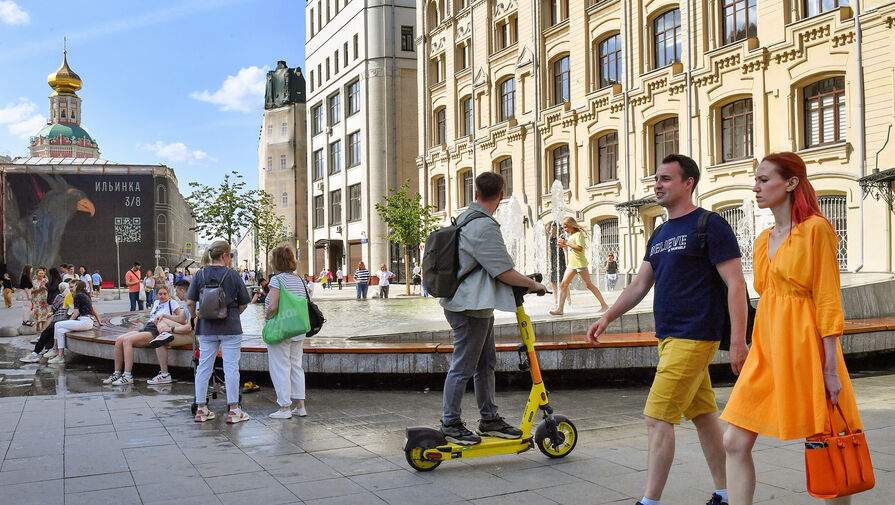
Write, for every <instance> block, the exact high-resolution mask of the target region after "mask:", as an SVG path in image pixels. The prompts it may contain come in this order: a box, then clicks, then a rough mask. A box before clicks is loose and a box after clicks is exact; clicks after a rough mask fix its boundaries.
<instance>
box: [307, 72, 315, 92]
mask: <svg viewBox="0 0 895 505" xmlns="http://www.w3.org/2000/svg"><path fill="white" fill-rule="evenodd" d="M308 82H310V83H311V91H314V71H313V70H311V79H310V80H309V81H308Z"/></svg>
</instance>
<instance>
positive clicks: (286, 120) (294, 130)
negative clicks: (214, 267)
mask: <svg viewBox="0 0 895 505" xmlns="http://www.w3.org/2000/svg"><path fill="white" fill-rule="evenodd" d="M305 114H306V112H305V78H304V75H303V74H302V71H301V69H300V68H289V67H288V66H287V65H286V62H285V61H279V62H277V68H276V69H274V70H271V71H269V72H268V73H267V88H266V91H265V95H264V122H263V124H262V126H261V134H260V136H259V139H258V187H259V188H260V189H263V190H264V191H266V192H267V193H269V194H270V195H271V196H272V197H273V204H274V209H275V211H276V213H277V214H278V215H281V216H283V217H284V218H285V224H286V235H287V238H286V243H287V244H289V245H290V246H292V247H298V248H299V250H301V249H302V248H304V247H306V243H307V236H308V178H307V174H308V171H307V137H306V135H307V118H306V115H305ZM252 236H253V237H254V234H252ZM253 250H254V248H253ZM302 256H303V255H302V254H299V255H298V259H299V270H298V271H299V272H303V271H305V270H306V267H307V263H306V259H303V258H302ZM249 258H255V254H254V252H253V253H252V254H251V255H249V256H240V260H241V261H242V260H245V259H249ZM258 260H259V261H258V266H257V267H256V266H255V264H254V261H249V263H251V264H250V265H248V268H249V269H252V270H254V269H255V268H260V269H261V270H266V269H265V268H264V265H265V262H264V261H263V258H258Z"/></svg>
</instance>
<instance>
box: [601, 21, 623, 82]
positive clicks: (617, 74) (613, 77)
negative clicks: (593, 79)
mask: <svg viewBox="0 0 895 505" xmlns="http://www.w3.org/2000/svg"><path fill="white" fill-rule="evenodd" d="M598 54H599V58H600V62H599V65H598V68H599V69H600V70H599V72H600V81H599V82H600V85H599V87H601V88H605V87H606V86H611V85H613V84H617V83H619V82H621V75H622V43H621V37H620V36H619V35H618V34H616V35H613V36H611V37H609V38H608V39H606V40H604V41H602V42H600V47H599V53H598Z"/></svg>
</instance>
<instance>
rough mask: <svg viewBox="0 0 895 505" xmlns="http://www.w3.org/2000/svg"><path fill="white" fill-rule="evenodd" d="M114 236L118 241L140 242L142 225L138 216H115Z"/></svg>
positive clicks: (141, 239)
mask: <svg viewBox="0 0 895 505" xmlns="http://www.w3.org/2000/svg"><path fill="white" fill-rule="evenodd" d="M115 238H116V239H117V240H118V242H142V241H143V226H142V223H141V221H140V218H139V217H116V218H115Z"/></svg>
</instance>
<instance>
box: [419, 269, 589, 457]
mask: <svg viewBox="0 0 895 505" xmlns="http://www.w3.org/2000/svg"><path fill="white" fill-rule="evenodd" d="M530 277H532V278H533V279H534V280H536V281H537V282H541V274H534V275H531V276H530ZM526 291H527V290H526V289H525V288H519V287H514V288H513V295H514V296H515V298H516V322H517V324H518V325H519V333H520V334H521V336H522V343H521V344H520V345H519V347H518V349H517V350H518V352H519V369H520V370H523V371H525V370H528V371H529V372H530V373H531V381H532V385H531V393H530V394H529V396H528V403H527V404H526V405H525V413H524V414H523V415H522V422H521V424H520V425H519V429H521V430H522V437H521V438H518V439H514V440H507V439H505V438H499V437H492V436H487V435H483V436H482V442H481V443H479V444H476V445H459V444H453V443H450V442H448V441H447V440H446V439H445V438H444V435H442V434H441V432H440V431H439V430H436V429H433V428H427V427H423V426H416V427H412V428H407V429H406V430H405V435H404V447H403V449H404V455H405V456H406V458H407V462H408V463H409V464H410V466H412V467H413V468H415V469H416V470H418V471H420V472H429V471H432V470H434V469H435V468H437V467H438V465H440V464H441V462H442V461H444V460H448V459H467V458H478V457H482V456H496V455H498V454H513V453H516V454H518V453H521V452H525V451H527V450H529V449H531V446H532V444H534V445H537V446H538V449H540V450H541V452H542V453H544V454H545V455H546V456H547V457H550V458H562V457H564V456H566V455H567V454H569V453H570V452H572V450H573V449H574V448H575V444H577V443H578V430H577V429H576V428H575V425H574V424H572V421H569V420H568V419H566V418H565V417H563V416H560V415H554V414H553V407H551V406H550V404H549V402H548V401H547V389H546V388H545V387H544V381H543V380H542V379H541V369H540V368H539V367H538V357H537V355H536V354H535V349H534V343H535V334H534V331H533V330H532V326H531V319H530V318H529V317H528V314H526V313H525V309H524V308H523V307H522V299H523V297H524V296H525V294H526ZM540 294H543V293H540ZM538 410H541V411H543V418H544V420H543V421H542V422H541V423H540V424H539V425H538V428H537V430H535V433H534V436H532V435H531V428H532V426H533V424H534V418H535V414H536V413H537V411H538Z"/></svg>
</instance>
